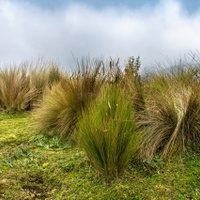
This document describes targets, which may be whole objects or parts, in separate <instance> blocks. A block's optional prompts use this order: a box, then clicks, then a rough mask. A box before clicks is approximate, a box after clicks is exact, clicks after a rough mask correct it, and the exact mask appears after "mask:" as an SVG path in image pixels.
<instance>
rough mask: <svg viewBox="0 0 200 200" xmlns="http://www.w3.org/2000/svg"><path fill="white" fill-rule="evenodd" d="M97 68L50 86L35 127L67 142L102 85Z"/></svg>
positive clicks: (80, 71) (36, 114) (79, 71)
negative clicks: (80, 116)
mask: <svg viewBox="0 0 200 200" xmlns="http://www.w3.org/2000/svg"><path fill="white" fill-rule="evenodd" d="M100 67H101V65H100V64H99V65H97V66H96V67H94V68H91V67H90V66H89V65H86V67H84V66H83V68H82V69H81V70H78V72H76V73H73V74H72V75H71V76H66V78H63V79H62V80H61V81H60V82H59V83H57V84H56V85H53V86H52V89H51V90H49V91H48V92H47V93H46V95H45V96H44V98H43V100H42V102H41V106H40V108H39V109H38V110H37V111H36V112H35V114H34V116H35V117H34V119H35V120H36V123H35V127H36V128H38V129H39V130H47V131H49V132H50V133H51V134H58V135H60V136H62V137H64V138H69V137H70V136H71V134H72V132H73V130H74V128H75V125H76V123H77V120H78V117H79V115H80V114H81V112H82V110H84V109H85V108H86V107H87V105H88V104H89V103H90V101H92V100H93V99H95V97H96V95H97V94H98V92H99V90H100V88H101V86H102V84H103V83H104V79H103V78H102V76H101V73H100Z"/></svg>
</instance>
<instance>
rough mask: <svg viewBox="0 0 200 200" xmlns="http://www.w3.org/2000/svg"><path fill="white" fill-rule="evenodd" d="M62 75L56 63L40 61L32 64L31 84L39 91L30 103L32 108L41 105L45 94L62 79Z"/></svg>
mask: <svg viewBox="0 0 200 200" xmlns="http://www.w3.org/2000/svg"><path fill="white" fill-rule="evenodd" d="M62 77H63V75H62V74H61V71H60V69H59V67H58V66H57V65H56V64H55V63H51V62H49V63H42V62H39V63H37V64H36V65H35V66H34V65H33V64H32V65H30V69H29V86H30V88H31V89H33V90H36V91H37V93H36V96H35V98H34V99H33V100H32V101H31V103H30V104H31V108H32V109H34V108H36V107H38V106H39V104H40V102H41V99H42V97H43V94H44V93H45V92H47V90H48V89H49V88H52V86H53V85H54V84H56V83H58V82H59V81H60V80H62Z"/></svg>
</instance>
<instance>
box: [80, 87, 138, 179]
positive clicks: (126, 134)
mask: <svg viewBox="0 0 200 200" xmlns="http://www.w3.org/2000/svg"><path fill="white" fill-rule="evenodd" d="M136 136H137V133H136V132H135V119H134V113H133V111H132V107H131V104H130V102H129V101H128V100H127V99H126V98H125V93H124V92H123V91H122V90H121V89H119V88H118V87H117V86H113V85H109V86H107V87H105V88H104V90H103V91H102V93H101V94H100V97H99V98H97V100H96V101H95V102H94V103H93V105H91V107H89V108H88V109H87V111H86V112H85V113H83V114H82V117H81V119H80V121H79V123H78V139H79V141H80V144H81V146H82V147H83V148H84V150H85V152H86V154H87V156H88V158H89V159H90V160H91V162H92V163H93V165H94V166H95V167H96V168H97V169H98V171H99V173H100V176H104V177H105V178H106V179H107V180H108V181H109V179H110V178H111V177H115V176H118V175H119V174H120V173H121V172H123V170H124V169H125V168H126V167H127V165H128V164H129V161H130V160H131V158H132V156H133V155H134V153H135V152H136V151H137V150H138V149H137V147H138V146H139V145H138V143H139V140H138V138H139V137H138V138H137V137H136Z"/></svg>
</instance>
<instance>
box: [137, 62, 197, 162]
mask: <svg viewBox="0 0 200 200" xmlns="http://www.w3.org/2000/svg"><path fill="white" fill-rule="evenodd" d="M194 72H195V70H194V71H193V70H192V68H190V67H189V68H185V66H183V68H182V67H181V66H179V67H178V68H177V69H175V68H173V71H161V72H159V73H156V74H154V75H153V76H150V77H149V80H148V81H147V83H146V85H145V95H146V98H145V108H146V109H145V111H143V112H142V114H141V121H140V125H141V127H142V129H143V132H144V137H145V140H144V146H143V155H144V156H145V157H146V158H147V159H152V158H153V156H154V155H155V154H157V153H158V154H160V156H161V157H162V158H170V157H171V156H172V155H174V154H180V155H181V154H182V153H184V152H186V151H190V150H192V149H193V150H195V149H198V148H199V142H200V94H199V89H200V85H199V80H198V79H197V77H196V73H194Z"/></svg>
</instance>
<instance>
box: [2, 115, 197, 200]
mask: <svg viewBox="0 0 200 200" xmlns="http://www.w3.org/2000/svg"><path fill="white" fill-rule="evenodd" d="M0 120H1V127H0V199H6V200H9V199H19V200H20V199H21V200H24V199H105V200H106V199H145V200H146V199H147V200H148V199H149V200H152V199H196V200H198V199H200V159H199V156H200V155H199V154H194V153H193V154H188V155H185V156H184V157H182V159H181V160H178V161H177V159H175V158H173V159H171V160H170V161H169V162H167V163H164V162H163V161H162V160H161V159H158V158H155V159H154V160H152V161H151V162H150V163H143V164H137V165H136V164H135V165H131V164H130V165H129V167H128V169H127V171H126V172H125V173H124V175H123V176H121V177H120V178H118V179H115V180H114V181H111V182H110V183H109V185H108V184H105V182H104V181H103V180H102V179H100V178H99V177H98V176H97V172H96V171H95V169H94V168H93V167H92V166H91V165H90V163H89V161H88V159H87V157H86V156H85V153H84V151H83V150H82V149H81V148H77V147H72V146H71V145H70V143H62V142H61V141H60V139H58V138H57V137H50V138H47V137H46V136H44V135H36V133H35V132H34V131H33V129H32V128H31V127H30V120H31V115H30V114H29V113H26V114H16V115H9V114H5V113H2V114H0Z"/></svg>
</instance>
